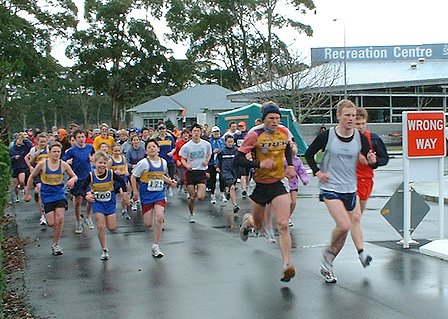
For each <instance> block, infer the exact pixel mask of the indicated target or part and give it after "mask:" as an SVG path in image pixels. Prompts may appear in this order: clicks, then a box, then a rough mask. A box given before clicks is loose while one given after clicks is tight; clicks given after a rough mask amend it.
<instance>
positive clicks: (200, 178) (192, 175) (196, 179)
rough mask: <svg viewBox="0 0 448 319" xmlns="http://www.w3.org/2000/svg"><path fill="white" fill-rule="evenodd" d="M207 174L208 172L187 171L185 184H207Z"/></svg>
mask: <svg viewBox="0 0 448 319" xmlns="http://www.w3.org/2000/svg"><path fill="white" fill-rule="evenodd" d="M205 173H206V171H186V172H185V184H186V185H197V184H205V183H206V182H207V177H206V176H205Z"/></svg>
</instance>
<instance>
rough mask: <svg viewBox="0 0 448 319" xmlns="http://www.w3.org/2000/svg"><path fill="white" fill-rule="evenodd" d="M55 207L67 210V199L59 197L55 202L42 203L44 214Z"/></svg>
mask: <svg viewBox="0 0 448 319" xmlns="http://www.w3.org/2000/svg"><path fill="white" fill-rule="evenodd" d="M56 208H65V210H67V209H68V203H67V200H66V199H60V200H57V201H55V202H50V203H46V204H44V211H45V214H47V213H49V212H53V211H55V209H56Z"/></svg>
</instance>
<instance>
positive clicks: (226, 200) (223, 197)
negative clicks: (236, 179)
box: [221, 193, 229, 203]
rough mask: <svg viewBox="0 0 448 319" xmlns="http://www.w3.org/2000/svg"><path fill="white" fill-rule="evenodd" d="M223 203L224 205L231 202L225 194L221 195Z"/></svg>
mask: <svg viewBox="0 0 448 319" xmlns="http://www.w3.org/2000/svg"><path fill="white" fill-rule="evenodd" d="M221 201H222V202H223V203H227V202H228V201H229V200H228V199H227V196H226V194H224V193H222V194H221Z"/></svg>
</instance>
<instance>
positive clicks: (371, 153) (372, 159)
mask: <svg viewBox="0 0 448 319" xmlns="http://www.w3.org/2000/svg"><path fill="white" fill-rule="evenodd" d="M367 161H368V162H369V164H375V163H376V154H375V152H374V151H372V150H370V151H369V152H368V153H367Z"/></svg>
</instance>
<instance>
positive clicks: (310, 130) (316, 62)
mask: <svg viewBox="0 0 448 319" xmlns="http://www.w3.org/2000/svg"><path fill="white" fill-rule="evenodd" d="M311 61H312V67H311V68H310V69H308V70H306V71H304V72H301V73H297V74H293V75H288V76H286V77H283V78H279V79H276V80H274V81H273V82H269V83H263V84H260V85H257V86H253V87H250V88H247V89H244V90H241V91H238V92H234V93H231V94H229V95H228V98H229V99H230V100H231V101H235V102H236V101H237V102H240V103H241V102H243V103H252V102H258V101H261V100H265V99H267V98H270V99H273V100H276V98H278V96H279V95H280V93H281V94H283V95H288V96H290V97H293V98H292V99H291V100H293V101H294V102H292V103H291V105H282V106H283V107H288V108H291V109H293V111H294V113H295V115H296V117H297V118H298V121H299V122H300V123H302V124H301V132H302V134H303V136H304V138H305V140H307V141H310V140H312V139H313V138H314V136H315V135H316V132H317V131H318V128H319V127H320V126H321V125H322V124H324V125H329V126H331V125H334V124H335V123H336V122H337V118H336V109H335V105H336V103H337V102H338V101H339V100H340V99H342V98H344V96H345V95H347V97H348V98H350V99H351V100H353V101H354V102H355V103H356V104H357V105H358V106H363V107H365V108H366V109H367V110H368V112H369V122H370V123H371V124H370V127H371V129H372V130H374V131H375V132H378V133H379V134H380V135H382V137H384V139H385V140H386V141H387V140H388V138H389V137H390V136H392V135H393V133H394V132H399V131H401V125H402V124H401V114H402V112H403V111H418V110H426V111H431V110H439V111H440V110H443V111H444V112H446V110H447V88H448V44H428V45H396V46H368V47H342V48H341V47H336V48H333V47H327V48H313V49H311ZM294 96H296V98H294ZM309 101H314V103H312V104H311V105H312V106H311V107H309ZM316 101H317V102H316Z"/></svg>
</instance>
